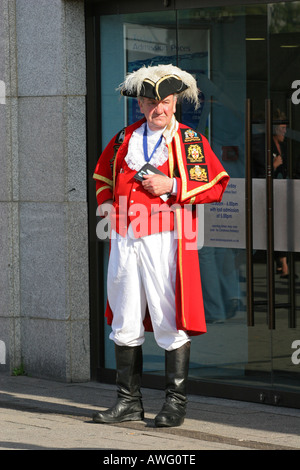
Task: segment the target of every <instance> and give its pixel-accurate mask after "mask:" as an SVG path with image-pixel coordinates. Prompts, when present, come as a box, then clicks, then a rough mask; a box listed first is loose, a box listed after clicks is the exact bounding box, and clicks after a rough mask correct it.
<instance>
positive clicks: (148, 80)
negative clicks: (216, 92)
mask: <svg viewBox="0 0 300 470" xmlns="http://www.w3.org/2000/svg"><path fill="white" fill-rule="evenodd" d="M118 90H120V92H121V94H122V95H124V96H129V97H132V98H137V97H144V98H150V99H154V100H157V101H160V100H163V99H165V98H166V97H167V96H169V95H174V94H176V95H178V97H179V98H180V99H181V98H182V99H187V100H188V101H191V102H194V104H195V107H196V108H197V107H198V105H199V97H198V88H197V83H196V80H195V78H194V77H193V76H192V75H191V74H190V73H188V72H185V71H183V70H181V69H180V68H178V67H176V66H174V65H156V66H153V67H141V68H140V69H138V70H137V71H135V72H132V73H129V74H128V75H127V77H126V79H125V81H124V82H123V83H121V85H120V86H119V88H118Z"/></svg>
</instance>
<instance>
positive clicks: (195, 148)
mask: <svg viewBox="0 0 300 470" xmlns="http://www.w3.org/2000/svg"><path fill="white" fill-rule="evenodd" d="M187 160H188V162H189V163H203V162H204V161H205V159H204V154H203V148H202V145H200V144H192V145H189V146H188V148H187Z"/></svg>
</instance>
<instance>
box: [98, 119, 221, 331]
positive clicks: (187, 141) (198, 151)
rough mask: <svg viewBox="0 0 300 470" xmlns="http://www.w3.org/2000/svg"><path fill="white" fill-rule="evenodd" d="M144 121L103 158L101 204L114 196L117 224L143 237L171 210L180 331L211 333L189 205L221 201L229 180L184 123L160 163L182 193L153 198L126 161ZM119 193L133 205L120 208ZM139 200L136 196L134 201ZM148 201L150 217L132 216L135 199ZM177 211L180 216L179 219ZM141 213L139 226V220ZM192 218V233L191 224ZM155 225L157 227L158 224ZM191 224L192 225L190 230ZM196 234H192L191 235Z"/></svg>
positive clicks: (147, 324) (108, 314)
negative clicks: (154, 211)
mask: <svg viewBox="0 0 300 470" xmlns="http://www.w3.org/2000/svg"><path fill="white" fill-rule="evenodd" d="M144 121H145V119H143V120H141V121H138V122H137V123H135V124H133V125H131V126H128V127H127V128H125V129H124V130H123V131H121V132H120V133H119V134H117V135H116V136H115V137H114V138H113V139H112V140H111V141H110V143H109V144H108V145H107V147H106V148H105V150H104V151H103V153H102V155H101V156H100V158H99V160H98V163H97V166H96V169H95V173H94V179H95V180H96V196H97V202H98V205H101V204H103V203H104V202H105V201H107V200H108V199H113V200H114V208H115V212H114V219H113V228H114V229H115V230H116V231H117V232H118V233H120V234H121V235H123V236H124V235H125V234H126V232H127V227H128V226H129V224H130V223H131V224H132V227H133V228H134V231H135V235H136V236H137V237H138V236H143V235H146V234H149V233H154V232H155V231H161V230H163V228H162V224H163V219H162V217H163V212H164V211H167V212H168V211H169V214H168V216H169V217H170V229H171V230H172V229H173V227H174V225H175V224H176V228H177V233H178V255H177V273H176V324H177V329H178V330H185V331H187V333H188V334H189V335H191V336H192V335H199V334H202V333H205V332H206V324H205V316H204V308H203V298H202V289H201V279H200V269H199V260H198V251H197V235H196V232H197V229H196V211H195V210H191V211H186V210H185V208H187V207H190V208H191V205H194V204H203V203H211V202H219V201H220V200H221V198H222V196H223V193H224V191H225V189H226V186H227V183H228V181H229V176H228V174H227V173H226V172H225V171H224V168H223V167H222V165H221V163H220V161H219V160H218V158H217V157H216V156H215V154H214V153H213V151H212V149H211V147H210V145H209V143H208V141H207V139H206V138H205V137H204V136H202V135H201V134H199V133H197V132H196V131H194V130H192V129H190V128H189V127H187V126H185V125H183V124H179V128H178V130H177V132H176V133H175V135H174V137H173V139H172V142H171V143H170V144H169V145H168V149H169V159H168V161H167V162H166V163H165V164H164V165H162V166H161V167H159V170H161V171H163V173H165V174H166V175H167V176H169V177H173V178H174V177H175V178H176V180H177V195H176V197H175V196H171V197H170V198H169V199H168V201H167V202H166V203H164V202H163V201H162V199H161V198H160V197H155V196H151V195H150V194H149V193H148V192H147V191H145V190H144V189H143V188H142V186H141V184H140V183H139V182H137V181H136V180H135V179H134V178H133V175H134V174H135V172H134V171H133V170H130V169H129V168H128V166H127V164H126V162H125V161H124V159H125V156H126V154H127V151H128V144H129V140H130V137H131V135H132V133H133V131H134V130H135V129H137V128H138V127H140V126H141V124H142V123H143V122H144ZM120 195H123V196H125V195H126V197H127V199H126V200H127V202H128V205H127V206H126V207H125V210H123V211H120ZM132 198H134V199H132ZM132 200H134V202H135V203H138V204H143V205H146V206H147V207H148V208H149V210H148V213H147V214H148V215H146V216H144V218H143V217H142V218H141V214H137V213H133V214H132V215H131V214H130V212H131V211H130V201H132ZM154 204H155V207H156V208H157V207H158V206H159V207H161V208H162V209H163V211H159V217H160V219H159V223H155V224H151V207H153V205H154ZM174 214H176V217H175V218H174ZM137 217H139V220H138V221H139V222H141V223H139V224H137ZM185 221H188V222H191V221H192V224H193V226H192V231H191V229H190V223H189V224H185ZM153 225H154V228H153ZM186 227H188V228H189V230H188V232H187V231H186ZM191 237H192V238H191ZM105 315H106V317H107V319H108V323H109V324H111V321H112V312H111V309H110V306H109V304H108V303H107V308H106V314H105ZM145 328H146V330H147V331H151V330H152V327H151V320H150V316H149V315H146V319H145Z"/></svg>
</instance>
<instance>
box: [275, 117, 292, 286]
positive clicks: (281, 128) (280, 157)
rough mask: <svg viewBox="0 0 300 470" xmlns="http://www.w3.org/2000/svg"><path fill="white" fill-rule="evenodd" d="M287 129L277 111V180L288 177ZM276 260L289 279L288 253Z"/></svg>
mask: <svg viewBox="0 0 300 470" xmlns="http://www.w3.org/2000/svg"><path fill="white" fill-rule="evenodd" d="M286 129H287V121H286V116H285V114H284V113H282V112H281V111H280V110H279V109H277V110H276V112H275V114H274V117H273V139H272V156H273V178H276V179H285V178H286V177H287V157H286V144H285V136H286ZM275 260H276V273H277V274H280V277H281V278H288V276H289V267H288V262H287V255H286V253H284V252H276V253H275Z"/></svg>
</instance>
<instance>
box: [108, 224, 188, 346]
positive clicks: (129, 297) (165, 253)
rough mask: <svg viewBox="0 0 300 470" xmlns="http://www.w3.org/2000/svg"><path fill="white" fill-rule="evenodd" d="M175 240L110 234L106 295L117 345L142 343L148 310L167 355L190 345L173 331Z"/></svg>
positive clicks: (168, 235)
mask: <svg viewBox="0 0 300 470" xmlns="http://www.w3.org/2000/svg"><path fill="white" fill-rule="evenodd" d="M176 258H177V240H176V239H175V238H174V232H162V233H155V234H153V235H148V236H146V237H142V238H134V235H133V231H132V229H131V227H129V231H128V234H127V236H126V237H125V238H124V237H121V236H120V235H118V234H117V233H115V232H113V233H112V239H111V251H110V258H109V265H108V279H107V295H108V301H109V304H110V307H111V309H112V312H113V321H112V332H111V334H110V336H109V337H110V339H112V340H113V341H114V342H115V343H116V344H117V345H119V346H139V345H141V344H143V343H144V341H145V337H144V326H143V320H144V318H145V313H146V306H147V305H148V308H149V313H150V316H151V322H152V326H153V333H154V337H155V340H156V342H157V344H158V345H159V346H160V347H161V348H163V349H165V350H167V351H171V350H172V349H177V348H179V347H180V346H182V345H183V344H184V343H186V342H187V341H189V336H188V335H187V333H186V332H185V331H182V330H177V328H176V318H175V315H176V313H175V281H176Z"/></svg>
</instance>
